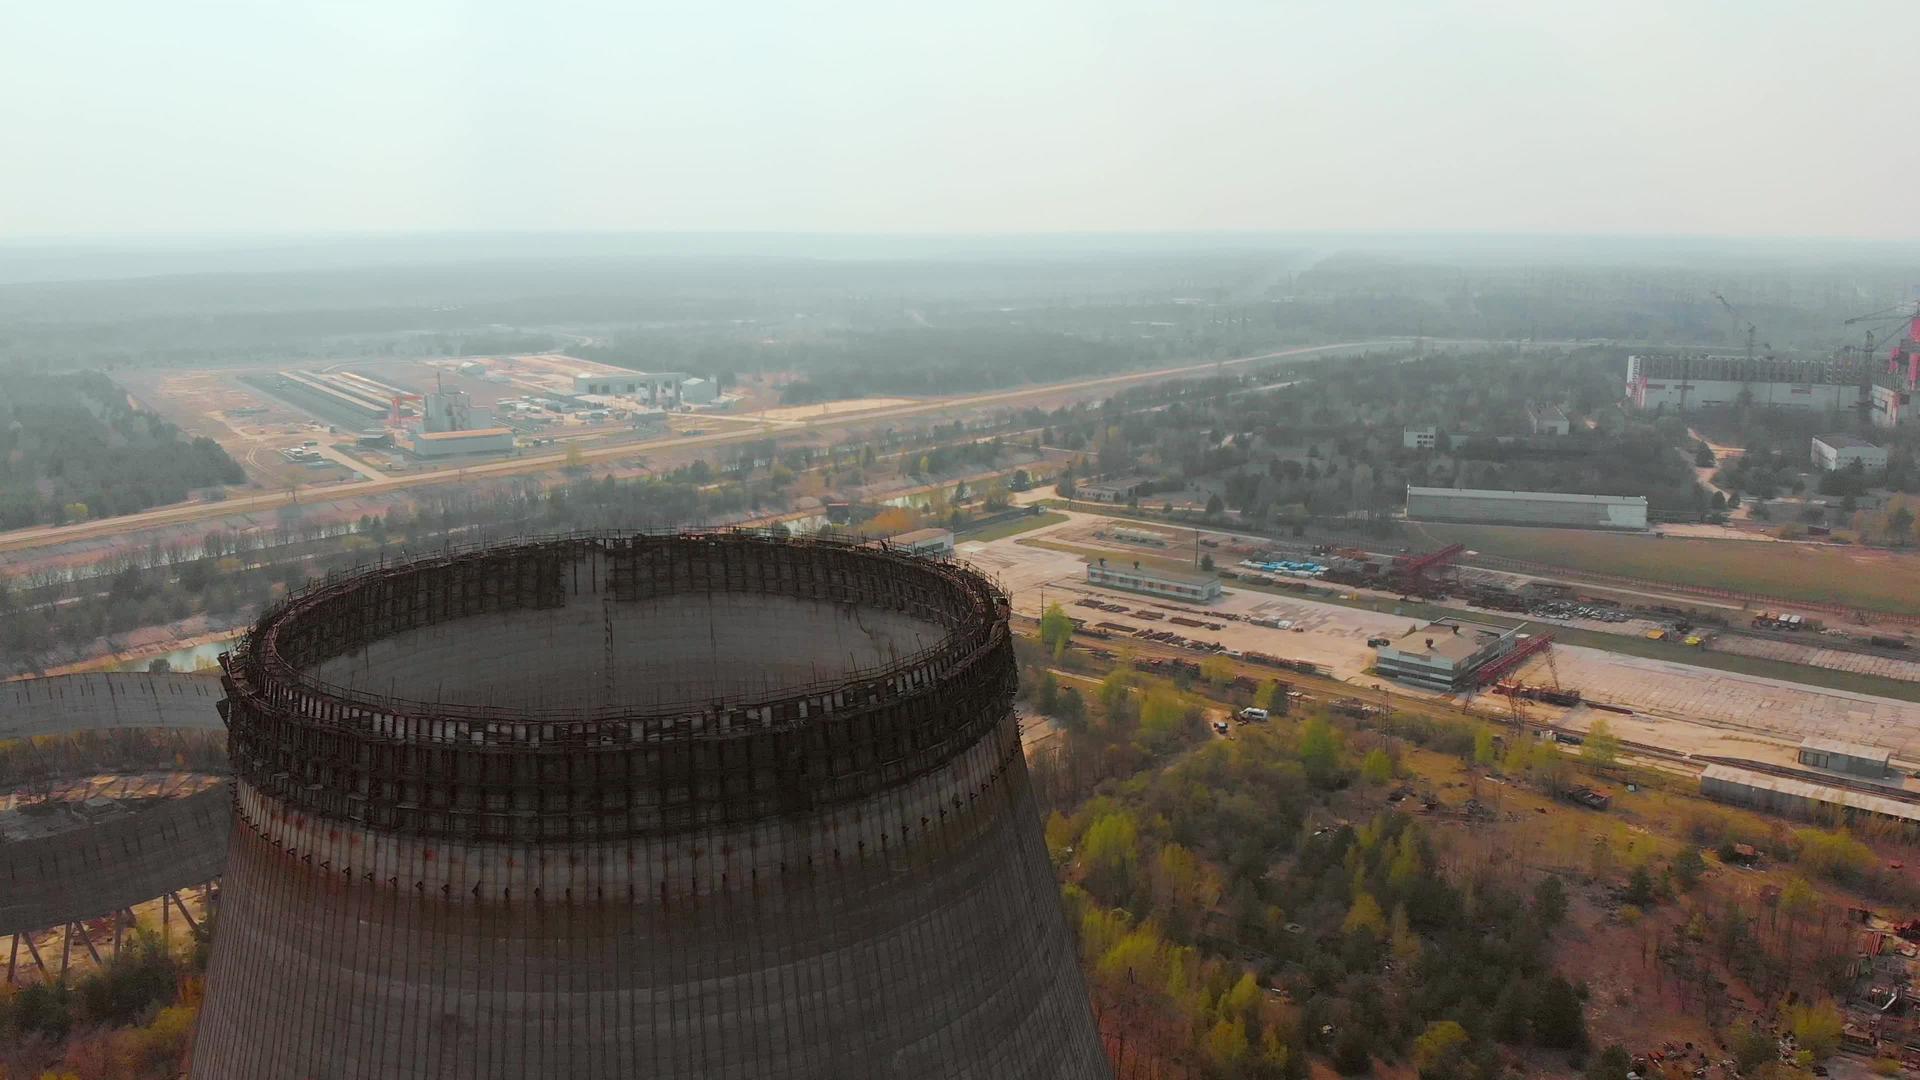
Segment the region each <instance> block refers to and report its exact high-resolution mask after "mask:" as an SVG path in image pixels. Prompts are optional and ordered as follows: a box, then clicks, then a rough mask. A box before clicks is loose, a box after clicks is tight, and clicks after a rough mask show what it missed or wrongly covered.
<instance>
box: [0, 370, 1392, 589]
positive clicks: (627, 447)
mask: <svg viewBox="0 0 1920 1080" xmlns="http://www.w3.org/2000/svg"><path fill="white" fill-rule="evenodd" d="M1389 344H1395V343H1394V342H1390V341H1356V342H1346V343H1343V344H1339V345H1314V346H1307V347H1303V348H1297V349H1282V350H1279V351H1277V352H1268V353H1261V354H1259V355H1257V356H1242V357H1237V358H1235V359H1232V360H1224V361H1207V362H1204V363H1194V364H1183V365H1180V366H1177V367H1167V368H1156V369H1154V370H1152V371H1137V372H1129V373H1125V374H1120V375H1104V376H1100V377H1098V378H1092V379H1076V380H1074V381H1072V382H1064V383H1048V384H1045V385H1041V386H1024V387H1020V388H1018V389H1014V390H996V391H993V392H990V393H984V394H966V395H959V396H955V397H944V398H934V399H930V400H926V401H916V402H914V403H912V404H909V405H895V406H888V407H884V408H879V409H873V410H870V411H867V412H858V413H844V414H840V415H837V416H827V417H823V418H821V419H820V420H818V421H805V422H801V423H797V424H789V425H785V426H784V427H778V428H773V427H759V426H756V427H752V428H748V429H745V430H738V431H716V432H711V433H709V434H705V435H695V436H691V437H679V438H670V441H669V440H658V441H648V442H639V443H623V444H621V445H618V446H607V447H600V448H598V449H593V450H586V451H583V452H582V454H581V458H582V460H583V461H584V462H586V463H592V462H595V461H606V460H618V459H620V458H630V457H633V456H634V455H636V454H644V453H646V452H647V451H648V450H649V449H659V448H663V447H671V448H673V449H680V448H683V447H690V446H718V445H725V444H727V443H736V442H746V441H751V440H754V439H764V438H767V437H768V436H769V435H770V434H775V433H777V432H778V431H782V430H802V429H809V430H832V429H834V428H839V427H847V426H852V425H855V424H867V423H871V422H873V421H875V420H893V419H900V418H903V417H909V416H919V415H924V414H927V413H938V412H946V411H951V410H956V409H974V408H983V407H992V406H1014V405H1018V404H1020V403H1022V402H1026V401H1032V400H1036V399H1041V398H1046V397H1049V396H1053V395H1058V394H1063V393H1083V392H1086V391H1089V390H1108V391H1111V390H1119V389H1123V388H1125V387H1127V386H1133V385H1138V384H1143V383H1150V382H1157V381H1160V380H1163V379H1172V378H1179V377H1181V376H1184V375H1203V374H1208V373H1211V372H1213V371H1217V370H1219V369H1221V368H1223V367H1232V366H1238V365H1243V364H1252V363H1258V362H1260V361H1263V360H1279V359H1283V358H1286V357H1307V356H1312V355H1315V354H1319V353H1328V352H1339V351H1343V350H1348V349H1360V348H1368V347H1376V346H1381V345H1389ZM566 463H567V455H566V454H565V453H564V452H562V453H552V454H539V455H533V456H527V457H518V458H510V459H507V460H504V461H492V462H485V463H482V464H475V465H462V466H457V467H449V468H444V469H435V470H432V471H430V472H419V473H411V474H408V475H404V476H392V477H381V478H380V479H370V480H358V481H350V482H348V483H343V484H329V485H326V486H324V487H314V488H298V489H294V490H292V491H274V492H266V493H262V494H259V495H248V496H243V497H240V498H234V499H227V500H225V501H222V502H204V503H179V504H175V505H172V506H163V507H159V508H156V509H153V510H148V511H145V512H143V513H138V514H128V515H125V516H123V517H115V518H103V519H101V520H99V521H87V522H81V523H79V524H75V525H47V526H41V527H38V528H32V529H17V530H14V531H12V532H7V533H0V551H14V550H20V549H24V548H33V547H38V546H40V545H43V544H58V543H65V542H67V541H71V540H82V539H87V538H90V537H96V536H106V535H111V534H113V533H118V532H124V531H129V530H134V529H140V528H145V527H148V526H152V525H173V524H179V523H181V522H187V521H198V520H202V519H205V518H212V517H223V516H226V515H228V514H235V513H250V512H253V511H258V510H273V509H276V508H278V507H281V506H285V505H287V504H288V503H295V502H303V501H304V502H315V501H319V502H331V501H334V500H336V499H349V498H354V497H356V496H360V495H373V494H379V493H382V492H388V491H395V490H399V489H402V488H410V487H420V486H425V485H429V484H441V483H447V482H449V481H453V480H458V479H462V478H465V477H477V476H489V477H491V476H511V475H516V474H523V473H537V472H551V471H553V470H555V469H559V468H561V467H563V466H565V465H566Z"/></svg>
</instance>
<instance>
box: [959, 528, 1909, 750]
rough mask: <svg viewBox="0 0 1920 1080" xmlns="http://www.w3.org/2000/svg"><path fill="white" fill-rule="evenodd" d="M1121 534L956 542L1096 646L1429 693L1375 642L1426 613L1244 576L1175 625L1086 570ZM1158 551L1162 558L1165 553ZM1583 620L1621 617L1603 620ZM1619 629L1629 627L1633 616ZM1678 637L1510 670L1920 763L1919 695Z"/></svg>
mask: <svg viewBox="0 0 1920 1080" xmlns="http://www.w3.org/2000/svg"><path fill="white" fill-rule="evenodd" d="M1142 528H1145V527H1144V526H1143V527H1142ZM1113 532H1114V527H1113V523H1112V521H1111V519H1106V518H1101V517H1097V516H1093V515H1086V514H1077V513H1076V514H1072V515H1069V519H1068V520H1067V521H1064V522H1061V523H1058V524H1055V525H1050V526H1045V527H1042V528H1039V529H1034V530H1030V531H1028V532H1024V533H1021V534H1019V535H1018V536H1015V537H1009V538H1007V539H1004V540H995V541H990V542H985V543H982V542H977V541H971V542H970V541H967V540H965V539H964V538H963V539H962V541H961V543H960V545H959V549H958V554H959V557H960V558H962V559H964V560H967V561H968V562H971V563H973V564H975V565H976V566H979V567H980V568H981V569H983V570H985V571H986V572H988V573H990V574H992V575H994V576H995V578H996V579H997V580H998V581H999V582H1000V584H1001V586H1002V587H1003V588H1005V589H1007V590H1008V591H1009V593H1010V594H1011V596H1012V598H1013V605H1014V609H1015V611H1017V612H1019V613H1021V614H1024V615H1028V616H1032V617H1038V616H1039V615H1040V614H1041V612H1042V611H1043V610H1044V605H1045V604H1046V603H1051V602H1059V603H1060V604H1061V605H1062V607H1063V608H1065V609H1066V610H1067V611H1068V612H1069V613H1070V614H1071V615H1072V616H1073V617H1075V618H1077V619H1081V620H1082V621H1083V622H1085V623H1086V625H1087V626H1088V627H1090V628H1091V629H1092V631H1093V633H1092V634H1090V635H1083V636H1085V637H1086V643H1087V645H1088V646H1089V647H1092V648H1100V649H1107V650H1117V649H1122V648H1125V647H1127V643H1128V641H1129V640H1134V641H1155V640H1160V639H1156V638H1154V637H1149V636H1147V635H1153V634H1162V635H1164V634H1168V633H1171V634H1174V635H1175V636H1177V637H1178V638H1179V639H1180V641H1179V642H1174V644H1181V643H1186V644H1185V645H1184V647H1185V648H1186V649H1188V650H1189V651H1191V652H1193V654H1194V655H1195V656H1196V657H1199V656H1204V655H1207V654H1209V653H1215V652H1218V653H1222V654H1230V653H1238V654H1240V655H1241V656H1243V657H1245V656H1251V655H1256V654H1257V655H1260V656H1269V657H1277V658H1285V659H1289V660H1297V661H1301V662H1303V663H1306V664H1309V665H1313V666H1315V667H1316V668H1318V669H1321V670H1323V671H1324V672H1325V673H1326V674H1328V675H1331V676H1332V677H1335V678H1339V679H1341V680H1343V681H1348V682H1351V683H1353V684H1354V685H1355V686H1356V688H1357V689H1368V690H1371V689H1373V688H1374V687H1376V686H1378V685H1385V686H1389V687H1392V688H1394V691H1395V692H1396V693H1432V691H1428V690H1422V689H1419V688H1416V687H1414V686H1412V685H1408V684H1400V683H1383V682H1382V680H1380V679H1379V678H1378V677H1376V676H1375V675H1373V674H1371V673H1370V668H1371V667H1372V665H1373V663H1374V659H1375V650H1374V648H1373V647H1371V646H1369V645H1368V642H1369V641H1370V640H1372V639H1376V638H1382V637H1385V638H1388V639H1390V640H1391V639H1397V638H1401V637H1403V636H1405V635H1407V634H1409V633H1413V632H1417V631H1418V630H1419V629H1420V626H1421V621H1420V620H1417V619H1415V618H1414V617H1412V616H1410V615H1396V614H1393V613H1390V612H1376V611H1370V610H1366V609H1364V608H1360V607H1353V606H1347V605H1345V604H1341V603H1332V602H1326V601H1320V600H1313V599H1308V598H1305V597H1295V596H1290V595H1284V594H1276V593H1274V592H1269V591H1264V590H1260V589H1252V588H1244V587H1238V586H1237V585H1236V583H1235V582H1234V581H1228V582H1227V583H1226V585H1227V587H1226V588H1225V590H1224V591H1223V593H1222V595H1221V597H1220V599H1218V600H1216V601H1214V602H1212V603H1209V604H1207V605H1205V606H1204V608H1203V609H1202V608H1200V607H1194V609H1193V610H1194V613H1193V614H1192V615H1191V616H1190V617H1191V618H1194V619H1196V620H1200V621H1202V622H1203V623H1205V624H1211V626H1209V625H1202V626H1199V627H1183V626H1180V625H1177V624H1175V625H1169V624H1170V621H1171V620H1170V616H1179V615H1181V614H1182V612H1180V611H1177V610H1173V609H1178V608H1187V607H1192V605H1186V604H1179V603H1175V602H1173V601H1165V600H1160V599H1159V598H1156V597H1146V596H1141V595H1139V594H1134V593H1129V592H1124V591H1120V590H1113V589H1104V588H1100V587H1097V586H1091V585H1089V584H1088V583H1087V582H1086V580H1085V577H1086V562H1085V558H1086V556H1085V555H1084V554H1081V553H1082V552H1091V551H1098V550H1104V551H1105V552H1108V553H1117V552H1121V551H1127V552H1129V555H1128V558H1129V561H1131V558H1132V557H1133V556H1132V554H1131V553H1132V552H1134V551H1141V550H1142V549H1141V548H1140V546H1139V545H1137V544H1136V545H1123V544H1121V543H1119V542H1116V541H1115V540H1113V539H1112V536H1113ZM1161 535H1163V536H1164V537H1166V538H1167V540H1168V541H1169V543H1170V542H1171V541H1172V540H1173V538H1174V537H1176V536H1177V535H1178V534H1176V533H1174V532H1173V531H1172V530H1161ZM1184 539H1185V543H1186V545H1187V550H1188V551H1189V552H1190V551H1192V550H1193V549H1194V546H1195V544H1196V542H1198V543H1200V544H1205V543H1206V542H1207V541H1209V540H1211V541H1213V542H1214V543H1215V544H1216V545H1217V546H1214V547H1206V546H1202V547H1200V550H1201V551H1203V552H1212V553H1214V554H1215V557H1216V558H1221V561H1222V564H1224V563H1225V559H1224V558H1222V557H1221V555H1220V553H1221V552H1229V551H1230V545H1231V543H1233V542H1238V541H1229V540H1228V539H1225V538H1223V537H1221V536H1220V535H1218V534H1210V535H1207V536H1203V537H1199V538H1196V537H1195V536H1194V535H1193V533H1192V532H1191V531H1187V533H1186V536H1185V538H1184ZM1245 542H1246V543H1248V544H1251V543H1252V541H1250V540H1247V541H1245ZM1169 550H1170V551H1176V550H1178V549H1177V548H1170V549H1169ZM1251 554H1252V553H1251V552H1249V553H1248V555H1251ZM1143 561H1144V560H1143ZM1161 561H1163V562H1165V561H1167V560H1166V557H1165V555H1164V554H1163V555H1162V556H1161ZM1189 565H1190V564H1189ZM1082 600H1096V601H1099V602H1101V603H1103V604H1109V605H1112V606H1109V607H1106V608H1102V609H1091V608H1082V607H1081V606H1079V605H1078V604H1077V602H1078V601H1082ZM1579 621H1581V622H1585V623H1588V624H1590V625H1592V626H1594V627H1595V628H1600V627H1602V626H1605V627H1607V628H1609V629H1612V628H1613V626H1612V624H1607V623H1604V622H1602V621H1600V620H1594V619H1583V620H1579ZM1211 627H1217V629H1214V628H1211ZM1536 628H1537V629H1538V630H1540V631H1546V630H1550V629H1551V624H1550V623H1548V622H1546V621H1544V620H1543V621H1541V622H1539V623H1537V624H1536ZM1619 629H1621V630H1625V631H1628V632H1632V631H1633V630H1634V629H1635V624H1633V623H1631V622H1630V623H1629V624H1628V625H1626V626H1621V627H1619ZM1100 635H1104V636H1100ZM1161 643H1162V644H1165V643H1166V642H1165V641H1161ZM1797 647H1802V648H1804V647H1805V646H1797ZM1673 648H1675V649H1676V659H1674V660H1662V659H1651V658H1646V657H1640V656H1631V655H1624V654H1622V653H1617V652H1609V651H1606V650H1602V649H1597V648H1587V647H1583V646H1569V645H1564V644H1559V645H1555V646H1554V648H1553V650H1552V660H1551V666H1549V662H1548V661H1547V660H1546V659H1545V658H1543V657H1533V658H1529V659H1528V662H1527V663H1525V664H1523V665H1521V667H1520V668H1519V669H1518V670H1517V671H1515V672H1512V673H1510V674H1509V676H1508V677H1509V678H1512V679H1514V680H1515V681H1518V682H1523V683H1535V684H1537V683H1544V682H1550V681H1552V680H1553V679H1554V678H1555V677H1556V676H1557V680H1558V682H1559V683H1560V684H1561V685H1564V686H1567V687H1575V688H1578V690H1579V692H1580V695H1581V697H1582V698H1583V700H1584V701H1585V702H1594V703H1599V704H1600V705H1602V706H1612V707H1614V708H1618V709H1624V710H1629V712H1628V713H1619V712H1613V713H1609V714H1608V715H1609V719H1610V721H1611V722H1613V723H1614V727H1615V730H1616V731H1618V732H1620V733H1621V734H1622V736H1623V737H1626V738H1629V739H1633V740H1635V741H1639V742H1644V743H1647V744H1649V745H1654V746H1660V747H1665V748H1668V749H1671V750H1673V751H1678V752H1682V753H1691V752H1708V753H1717V754H1725V755H1730V756H1740V757H1748V758H1756V757H1757V758H1765V759H1769V760H1777V761H1781V762H1790V761H1792V760H1793V757H1792V755H1793V748H1794V747H1795V746H1797V745H1798V744H1799V743H1800V741H1801V740H1802V739H1804V738H1806V737H1808V736H1810V735H1823V736H1829V737H1833V738H1838V739H1844V740H1846V741H1850V742H1859V743H1866V744H1871V745H1876V746H1881V747H1884V748H1886V749H1889V750H1891V751H1892V752H1893V753H1894V755H1895V757H1896V758H1898V759H1899V760H1901V761H1905V762H1913V763H1920V703H1915V702H1909V701H1900V700H1895V699H1892V698H1884V697H1874V696H1870V695H1866V694H1858V693H1850V692H1847V691H1844V690H1834V689H1827V688H1823V687H1817V686H1809V685H1804V684H1800V683H1794V682H1789V681H1786V680H1782V679H1772V678H1765V677H1761V676H1756V675H1747V674H1743V673H1738V672H1729V671H1720V670H1715V669H1711V668H1705V667H1700V666H1697V665H1693V664H1687V663H1684V662H1682V661H1683V660H1684V659H1685V655H1686V654H1685V653H1684V652H1680V651H1678V650H1684V649H1686V648H1687V647H1686V646H1685V645H1681V644H1676V645H1675V646H1673ZM1890 662H1891V661H1890ZM1900 662H1902V663H1904V661H1900ZM1479 700H1480V701H1481V702H1482V708H1484V709H1485V710H1486V711H1488V712H1489V713H1490V714H1493V715H1505V714H1506V713H1507V711H1508V706H1507V704H1506V702H1505V700H1504V699H1501V698H1498V697H1495V696H1492V695H1485V694H1483V695H1482V696H1481V697H1480V699H1479ZM1527 708H1528V709H1529V710H1530V715H1532V716H1535V717H1537V718H1539V719H1542V720H1543V721H1550V720H1552V719H1554V718H1558V717H1563V716H1564V717H1566V718H1567V720H1568V722H1569V724H1570V726H1572V727H1574V728H1578V729H1584V727H1585V725H1586V723H1587V718H1588V717H1590V716H1592V715H1594V713H1593V710H1592V709H1591V708H1589V707H1588V706H1587V705H1584V704H1583V705H1575V706H1571V707H1555V706H1550V705H1545V704H1542V703H1529V704H1528V706H1527Z"/></svg>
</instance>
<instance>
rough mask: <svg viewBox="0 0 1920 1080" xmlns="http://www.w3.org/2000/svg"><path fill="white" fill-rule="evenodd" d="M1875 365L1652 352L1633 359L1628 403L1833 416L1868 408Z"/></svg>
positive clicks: (1629, 365)
mask: <svg viewBox="0 0 1920 1080" xmlns="http://www.w3.org/2000/svg"><path fill="white" fill-rule="evenodd" d="M1873 376H1874V372H1873V370H1872V365H1871V364H1869V363H1867V362H1865V361H1863V360H1859V359H1854V358H1847V357H1837V358H1832V359H1825V360H1781V359H1777V358H1775V357H1771V356H1766V357H1746V356H1700V355H1694V354H1689V353H1650V354H1645V355H1636V356H1629V357H1627V384H1626V397H1627V401H1628V402H1629V403H1630V404H1631V405H1632V406H1633V407H1634V408H1636V409H1649V410H1660V409H1667V410H1675V411H1681V412H1684V411H1686V410H1688V409H1703V408H1707V407H1710V406H1716V405H1738V404H1740V403H1742V402H1746V403H1748V404H1753V405H1761V406H1769V407H1772V408H1777V409H1798V410H1803V411H1810V412H1831V411H1834V410H1838V409H1857V408H1860V407H1861V406H1863V405H1865V404H1867V402H1868V400H1869V389H1868V388H1869V387H1870V386H1871V385H1872V383H1873Z"/></svg>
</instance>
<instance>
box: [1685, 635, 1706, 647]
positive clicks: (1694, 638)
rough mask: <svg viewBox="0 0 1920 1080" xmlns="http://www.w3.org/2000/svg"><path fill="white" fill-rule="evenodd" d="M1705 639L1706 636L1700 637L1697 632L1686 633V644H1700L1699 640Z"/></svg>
mask: <svg viewBox="0 0 1920 1080" xmlns="http://www.w3.org/2000/svg"><path fill="white" fill-rule="evenodd" d="M1705 640H1707V639H1706V638H1703V637H1701V636H1700V635H1699V634H1688V635H1687V644H1689V645H1698V644H1700V643H1701V642H1703V641H1705Z"/></svg>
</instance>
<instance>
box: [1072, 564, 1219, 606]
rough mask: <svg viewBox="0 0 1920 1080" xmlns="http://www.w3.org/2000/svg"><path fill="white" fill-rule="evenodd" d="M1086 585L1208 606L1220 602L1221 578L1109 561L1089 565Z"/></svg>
mask: <svg viewBox="0 0 1920 1080" xmlns="http://www.w3.org/2000/svg"><path fill="white" fill-rule="evenodd" d="M1087 584H1089V585H1104V586H1106V587H1107V588H1109V589H1125V590H1126V591H1128V592H1137V593H1146V594H1147V595H1149V596H1164V597H1166V598H1167V599H1169V600H1191V601H1193V602H1195V603H1200V604H1207V603H1212V602H1213V601H1215V600H1218V599H1220V579H1219V578H1217V577H1214V576H1213V575H1212V574H1182V573H1177V572H1175V571H1171V570H1154V569H1151V568H1147V567H1142V566H1141V565H1140V564H1139V563H1137V562H1136V563H1134V564H1133V565H1132V566H1109V565H1107V560H1105V559H1101V560H1100V561H1099V562H1097V563H1088V564H1087Z"/></svg>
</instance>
